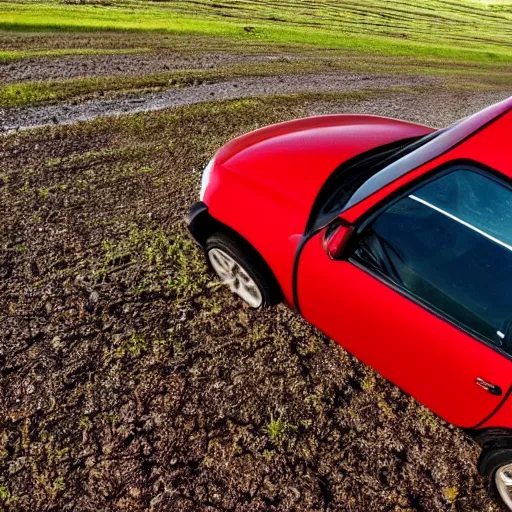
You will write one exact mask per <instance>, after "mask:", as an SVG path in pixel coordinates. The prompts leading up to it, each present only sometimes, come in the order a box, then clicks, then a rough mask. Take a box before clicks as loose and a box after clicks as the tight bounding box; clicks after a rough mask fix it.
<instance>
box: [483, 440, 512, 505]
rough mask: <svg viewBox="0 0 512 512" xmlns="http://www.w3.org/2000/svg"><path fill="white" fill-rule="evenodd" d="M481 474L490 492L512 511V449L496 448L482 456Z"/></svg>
mask: <svg viewBox="0 0 512 512" xmlns="http://www.w3.org/2000/svg"><path fill="white" fill-rule="evenodd" d="M479 467H480V472H481V474H482V475H483V476H484V477H486V478H487V481H488V483H489V487H490V490H491V492H492V493H493V494H495V495H496V496H497V497H499V498H501V501H502V502H503V504H504V505H505V507H506V510H512V449H509V448H495V449H490V450H487V451H484V452H483V453H482V455H481V456H480V461H479Z"/></svg>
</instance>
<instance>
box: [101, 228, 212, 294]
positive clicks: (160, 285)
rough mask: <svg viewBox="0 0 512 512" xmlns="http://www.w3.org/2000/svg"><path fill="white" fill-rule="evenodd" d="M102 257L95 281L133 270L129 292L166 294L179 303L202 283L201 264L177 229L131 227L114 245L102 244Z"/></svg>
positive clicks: (195, 252) (196, 291) (190, 243)
mask: <svg viewBox="0 0 512 512" xmlns="http://www.w3.org/2000/svg"><path fill="white" fill-rule="evenodd" d="M103 250H104V257H103V262H102V264H101V267H100V268H99V269H98V271H97V272H96V276H97V277H99V278H102V277H104V276H105V275H107V274H108V273H109V272H111V271H113V270H119V268H124V267H125V266H126V267H130V268H131V269H133V272H132V273H133V277H135V279H133V280H130V282H131V283H133V284H132V288H131V291H132V293H133V294H135V295H140V294H142V293H145V292H155V293H158V292H164V291H167V292H170V293H171V294H172V295H173V297H174V298H175V299H176V300H178V301H180V300H183V299H186V298H188V297H190V296H192V295H194V294H196V293H198V292H199V291H200V289H201V287H202V286H203V285H204V284H205V283H206V275H205V274H204V272H203V269H204V261H203V259H204V258H203V257H202V255H201V254H200V253H199V251H198V250H197V249H196V247H195V246H194V244H193V243H192V241H191V240H190V239H189V238H188V237H187V236H184V235H183V234H181V232H179V230H178V229H176V228H174V229H172V230H164V229H163V228H161V227H146V228H142V229H141V228H139V227H138V226H137V225H136V224H132V225H131V226H130V228H129V232H128V235H127V236H125V237H124V238H123V239H121V240H120V241H119V242H117V243H115V242H113V241H112V240H109V239H107V240H104V241H103Z"/></svg>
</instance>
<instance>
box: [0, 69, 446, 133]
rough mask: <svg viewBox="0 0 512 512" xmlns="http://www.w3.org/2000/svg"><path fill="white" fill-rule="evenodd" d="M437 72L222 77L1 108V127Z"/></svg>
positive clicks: (414, 82)
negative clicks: (74, 101)
mask: <svg viewBox="0 0 512 512" xmlns="http://www.w3.org/2000/svg"><path fill="white" fill-rule="evenodd" d="M441 84H442V79H441V78H439V77H434V76H398V75H395V76H393V75H389V76H386V75H362V74H355V73H339V72H337V73H319V74H305V75H300V74H299V75H284V76H272V77H258V78H256V77H253V78H239V79H234V80H229V81H224V82H216V83H202V84H199V85H193V86H189V87H186V88H182V89H166V90H164V91H158V92H152V93H146V94H143V95H136V96H135V95H125V96H121V97H117V98H114V99H93V100H89V101H85V102H82V103H78V104H65V103H61V104H57V105H46V106H39V107H20V108H9V109H0V130H3V131H8V130H16V129H27V128H36V127H40V126H48V125H54V124H73V123H76V122H79V121H90V120H92V119H95V118H97V117H103V116H118V115H124V114H134V113H137V112H149V111H153V110H162V109H165V108H169V107H180V106H186V105H192V104H194V103H200V102H203V101H211V100H228V99H236V98H247V97H251V96H265V95H269V94H273V95H278V94H293V93H307V92H309V93H311V92H318V93H322V92H351V91H364V90H368V89H389V88H390V87H400V86H405V87H425V86H439V85H441Z"/></svg>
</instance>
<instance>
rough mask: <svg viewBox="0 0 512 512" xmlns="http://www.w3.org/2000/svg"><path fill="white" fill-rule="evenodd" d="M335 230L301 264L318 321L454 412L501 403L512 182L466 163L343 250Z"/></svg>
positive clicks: (415, 392)
mask: <svg viewBox="0 0 512 512" xmlns="http://www.w3.org/2000/svg"><path fill="white" fill-rule="evenodd" d="M347 229H349V228H347V227H345V226H343V225H341V226H339V227H337V231H334V233H335V234H336V236H337V238H338V239H342V238H343V236H342V235H343V233H344V230H347ZM329 231H333V230H332V228H329ZM325 236H326V230H325V229H324V230H323V231H322V232H320V233H317V234H316V235H315V236H313V237H312V238H310V239H309V240H308V241H307V243H306V244H305V246H304V248H303V250H302V252H301V255H300V259H299V263H298V270H297V284H296V286H297V292H296V295H297V297H298V300H299V306H300V310H301V313H302V314H303V316H304V317H305V318H306V319H307V320H308V321H310V322H311V323H313V324H314V325H316V326H317V327H319V328H320V329H321V330H322V331H324V332H325V333H326V334H327V335H329V336H330V337H331V338H333V339H334V340H336V341H338V342H339V343H340V344H341V345H342V346H343V347H344V348H346V349H347V350H348V351H349V352H351V353H352V354H354V355H355V356H356V357H358V358H359V359H360V360H361V361H363V362H365V363H366V364H369V365H370V366H372V367H373V368H375V369H376V370H377V371H378V372H380V373H381V374H382V375H383V376H384V377H386V378H388V379H389V380H391V381H392V382H394V383H395V384H396V385H398V386H399V387H401V388H402V389H403V390H405V391H406V392H408V393H409V394H411V395H412V396H414V397H415V398H416V399H418V400H419V401H420V402H422V403H423V404H424V405H426V406H427V407H429V408H430V409H431V410H433V411H434V412H435V413H437V414H438V415H440V416H441V417H442V418H444V419H445V420H447V421H449V422H450V423H453V424H455V425H458V426H460V427H466V428H474V427H477V426H478V425H479V424H481V423H482V422H483V421H485V420H486V419H488V418H489V417H490V416H491V415H492V414H493V413H494V412H495V411H496V410H497V409H499V407H500V405H501V404H502V402H503V401H504V400H505V399H506V396H507V393H508V392H509V389H510V386H511V384H512V361H511V358H510V355H509V354H510V351H511V345H512V328H511V320H512V191H511V189H510V188H509V186H508V184H506V183H502V182H500V181H499V180H498V181H497V180H496V179H495V178H494V177H493V176H491V175H489V174H486V173H485V172H483V171H482V170H481V169H478V168H473V167H468V166H465V167H460V166H457V167H455V168H452V169H448V170H445V171H443V172H442V173H441V174H439V175H437V176H436V177H435V179H431V180H430V181H429V182H428V183H424V184H423V185H420V186H419V187H416V188H415V189H414V190H410V191H408V192H407V193H406V194H403V195H402V196H401V197H400V198H398V199H395V200H393V202H391V203H389V204H388V205H387V206H386V207H385V208H384V209H383V210H381V211H380V213H378V214H376V215H374V216H373V217H371V218H369V219H368V220H367V221H366V225H365V227H363V228H362V229H360V230H359V232H358V233H357V235H353V236H352V238H351V241H350V249H349V250H348V252H345V254H344V256H343V258H342V259H340V260H337V259H331V258H330V257H329V256H328V254H327V252H326V250H325V240H324V237H325ZM331 236H332V235H331Z"/></svg>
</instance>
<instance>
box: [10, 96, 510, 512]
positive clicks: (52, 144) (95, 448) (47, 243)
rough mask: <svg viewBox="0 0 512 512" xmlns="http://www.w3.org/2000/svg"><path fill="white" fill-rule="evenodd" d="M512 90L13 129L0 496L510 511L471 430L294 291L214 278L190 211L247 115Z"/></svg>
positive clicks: (419, 103)
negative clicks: (352, 345) (310, 321)
mask: <svg viewBox="0 0 512 512" xmlns="http://www.w3.org/2000/svg"><path fill="white" fill-rule="evenodd" d="M506 94H507V92H506V91H460V90H459V91H451V92H450V91H449V90H446V89H442V90H439V91H436V90H434V89H432V90H431V94H425V91H421V90H420V91H416V92H414V91H413V92H401V93H390V92H389V91H387V92H384V91H380V92H372V93H361V92H359V93H357V94H355V93H350V94H346V95H345V96H343V95H339V96H338V97H337V99H334V98H333V97H330V99H329V97H326V98H323V99H322V98H319V97H318V96H314V95H313V96H312V95H309V96H308V95H296V96H293V97H290V96H288V97H286V96H282V97H279V98H266V99H253V98H252V99H250V98H248V99H244V100H232V101H225V102H219V103H207V104H197V105H193V106H187V107H181V108H176V109H171V110H165V111H161V112H151V113H146V114H137V115H134V116H127V117H119V118H107V119H98V120H96V121H92V122H84V123H81V124H78V125H70V126H57V127H53V128H45V129H38V130H31V131H26V132H20V133H17V134H11V135H8V136H7V135H4V136H3V137H2V138H0V162H2V166H1V168H0V218H1V219H2V221H1V223H0V244H1V247H2V250H1V253H0V325H1V326H2V327H1V339H2V341H1V343H0V509H5V510H12V511H14V510H20V511H99V510H101V511H110V510H112V511H113V510H116V511H117V510H127V511H139V510H140V511H142V510H150V511H155V512H156V511H162V512H163V511H166V512H167V511H170V512H173V511H176V512H178V511H179V512H181V511H221V510H222V511H237V512H238V511H272V510H276V511H277V510H279V511H310V510H324V511H343V512H344V511H354V512H356V511H357V512H369V511H389V512H390V511H394V512H398V511H400V512H405V511H419V512H435V511H446V512H448V511H489V512H491V511H498V510H499V507H498V505H496V504H495V503H494V502H493V501H492V500H491V499H490V498H489V497H488V494H487V492H486V489H485V486H484V483H483V482H482V480H481V479H480V478H479V476H478V475H477V473H476V469H475V463H476V460H477V456H478V449H477V447H476V446H474V444H473V443H472V441H470V440H469V439H468V438H467V437H466V436H465V435H464V434H463V433H462V432H459V431H458V430H456V429H454V428H452V427H451V426H449V425H446V424H445V423H444V422H442V421H441V420H439V419H438V418H436V417H435V416H434V415H433V414H432V413H430V412H429V411H427V410H426V409H424V408H423V407H422V406H420V405H419V404H418V403H416V402H415V401H414V400H413V399H411V398H410V397H408V396H407V395H405V394H403V393H402V392H401V391H400V390H398V389H397V388H395V387H394V386H393V385H391V384H390V383H388V382H386V381H384V380H383V379H382V378H380V377H379V376H378V375H376V374H375V373H374V372H373V371H372V370H370V369H368V368H366V367H365V366H363V365H362V364H361V363H359V362H358V361H357V360H355V359H354V358H352V357H351V356H350V355H349V354H347V353H346V352H344V351H343V350H342V349H341V348H339V347H338V346H337V345H335V344H334V343H333V342H331V341H330V340H328V339H327V338H326V337H325V336H323V335H322V334H321V333H319V332H318V331H316V330H315V329H314V328H313V327H311V326H309V325H307V324H306V323H305V322H304V321H303V320H301V319H300V318H299V317H298V316H297V315H296V314H294V313H292V312H290V311H288V310H287V309H286V308H285V307H284V306H279V307H277V308H274V309H271V310H270V311H267V312H254V311H250V310H248V309H246V308H245V307H244V306H243V305H242V304H241V303H240V302H239V301H238V300H237V299H235V298H233V297H232V296H231V295H230V294H229V293H228V292H227V291H225V290H223V289H218V287H217V286H215V281H213V280H212V279H211V277H210V276H208V275H207V273H206V268H205V265H204V263H203V257H202V254H201V253H200V251H199V250H198V249H197V248H196V247H195V246H194V245H193V244H192V243H191V242H190V240H189V238H188V237H187V235H186V232H185V231H186V230H185V226H184V223H183V216H184V214H185V212H186V209H187V206H188V205H189V204H190V203H191V202H192V201H194V200H195V198H196V197H197V190H198V185H199V179H200V170H201V169H202V167H203V166H204V165H205V164H206V162H207V161H208V160H209V158H210V157H211V155H212V154H213V152H214V151H215V149H216V148H217V147H218V146H219V145H220V144H222V143H224V142H225V141H227V140H228V139H230V138H232V137H234V136H236V135H238V134H241V133H243V132H246V131H248V130H251V129H255V128H257V127H259V126H262V125H265V124H269V123H273V122H278V121H282V120H285V119H290V118H294V117H299V116H305V115H310V114H313V113H335V112H337V113H339V112H346V113H348V112H368V113H375V114H381V115H388V116H394V117H404V118H408V119H411V120H415V121H423V122H426V123H428V124H432V125H434V126H443V125H446V124H448V123H450V122H452V121H454V120H456V119H457V118H459V117H461V116H464V115H467V114H469V113H470V112H472V111H475V110H478V109H479V108H481V107H483V106H485V105H486V104H489V103H491V102H492V101H497V100H499V99H501V98H502V97H504V96H505V95H506ZM212 284H213V285H212Z"/></svg>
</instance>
